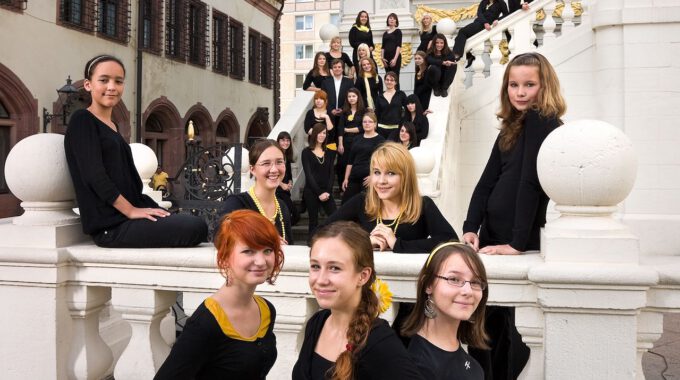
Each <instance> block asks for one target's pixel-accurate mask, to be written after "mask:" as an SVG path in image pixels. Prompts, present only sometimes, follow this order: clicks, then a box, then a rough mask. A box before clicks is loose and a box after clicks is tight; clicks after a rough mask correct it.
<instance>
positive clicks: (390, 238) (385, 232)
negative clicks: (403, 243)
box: [371, 223, 397, 249]
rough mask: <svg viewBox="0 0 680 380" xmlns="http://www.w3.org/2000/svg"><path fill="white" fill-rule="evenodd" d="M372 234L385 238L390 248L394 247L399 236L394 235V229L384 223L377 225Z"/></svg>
mask: <svg viewBox="0 0 680 380" xmlns="http://www.w3.org/2000/svg"><path fill="white" fill-rule="evenodd" d="M371 236H375V237H377V238H381V239H382V240H384V241H385V243H387V246H388V247H389V248H390V249H394V243H396V242H397V237H396V236H395V235H394V231H392V229H391V228H389V227H387V226H386V225H384V224H382V223H380V224H378V225H377V226H375V228H374V229H373V231H371Z"/></svg>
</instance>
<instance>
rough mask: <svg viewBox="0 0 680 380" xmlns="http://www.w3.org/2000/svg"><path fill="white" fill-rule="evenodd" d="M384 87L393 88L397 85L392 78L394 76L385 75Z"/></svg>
mask: <svg viewBox="0 0 680 380" xmlns="http://www.w3.org/2000/svg"><path fill="white" fill-rule="evenodd" d="M384 82H385V87H387V89H388V90H394V86H396V85H397V81H396V80H394V77H393V76H391V75H385V79H384Z"/></svg>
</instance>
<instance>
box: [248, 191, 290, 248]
mask: <svg viewBox="0 0 680 380" xmlns="http://www.w3.org/2000/svg"><path fill="white" fill-rule="evenodd" d="M248 194H249V195H250V197H251V198H253V202H255V207H257V211H259V212H260V214H262V215H263V216H264V217H265V218H267V219H269V221H270V222H272V224H274V225H276V215H277V214H278V215H279V222H281V235H282V236H281V237H282V238H283V240H286V227H285V225H284V224H283V213H282V212H281V206H280V205H279V200H278V199H277V198H276V196H274V207H275V208H276V211H275V212H274V215H273V216H272V217H271V218H270V217H268V216H267V214H266V213H265V212H264V208H263V207H262V204H260V200H259V199H258V198H257V195H255V186H252V187H251V188H250V189H249V190H248Z"/></svg>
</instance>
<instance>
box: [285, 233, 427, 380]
mask: <svg viewBox="0 0 680 380" xmlns="http://www.w3.org/2000/svg"><path fill="white" fill-rule="evenodd" d="M309 262H310V265H309V288H310V289H311V291H312V293H313V294H314V297H315V298H316V301H317V302H318V303H319V306H320V307H321V308H322V310H321V311H319V312H317V313H316V314H314V315H313V316H312V318H310V319H309V321H307V326H306V327H305V338H304V341H303V342H302V348H301V349H300V356H299V357H298V360H297V362H296V363H295V366H294V367H293V376H292V378H293V380H327V379H332V380H348V379H374V380H380V379H385V380H388V379H389V380H391V379H404V380H411V379H422V377H421V376H420V374H419V373H418V370H417V369H416V368H415V366H414V364H413V361H412V360H411V358H410V357H409V355H408V354H407V352H406V349H405V348H404V346H403V345H402V344H401V342H399V339H398V338H397V336H396V335H395V333H394V331H392V329H390V327H389V325H388V324H387V322H386V321H385V320H383V319H380V318H378V315H379V313H380V306H379V301H378V298H377V297H376V294H375V292H374V291H373V290H372V288H371V286H372V285H373V283H374V282H375V281H376V273H375V265H374V263H373V250H372V249H371V242H370V240H369V237H368V233H366V232H365V231H364V230H362V229H361V228H360V227H359V226H357V225H356V224H354V223H351V222H338V223H334V224H331V225H329V226H326V227H324V228H321V229H320V230H319V231H318V232H317V233H316V234H315V235H314V237H313V238H312V249H311V251H310V254H309Z"/></svg>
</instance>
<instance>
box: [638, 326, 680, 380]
mask: <svg viewBox="0 0 680 380" xmlns="http://www.w3.org/2000/svg"><path fill="white" fill-rule="evenodd" d="M642 369H643V371H644V373H645V378H646V379H647V380H680V314H670V313H669V314H665V315H664V320H663V335H661V338H660V339H659V340H658V341H657V342H656V343H655V344H654V348H653V349H651V350H650V351H649V352H647V353H646V354H645V355H644V356H643V357H642Z"/></svg>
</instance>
